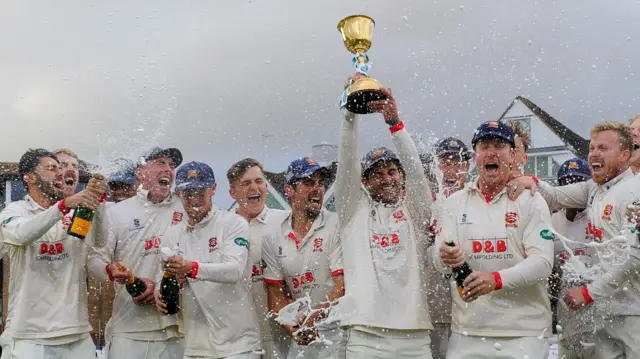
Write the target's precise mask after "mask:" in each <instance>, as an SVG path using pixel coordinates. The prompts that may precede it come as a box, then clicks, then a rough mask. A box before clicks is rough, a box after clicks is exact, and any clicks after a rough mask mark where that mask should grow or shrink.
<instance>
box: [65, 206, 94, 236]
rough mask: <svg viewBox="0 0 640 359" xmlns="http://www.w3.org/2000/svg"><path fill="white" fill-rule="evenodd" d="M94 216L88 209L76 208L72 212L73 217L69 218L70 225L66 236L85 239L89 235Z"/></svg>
mask: <svg viewBox="0 0 640 359" xmlns="http://www.w3.org/2000/svg"><path fill="white" fill-rule="evenodd" d="M94 214H95V212H94V211H92V210H90V209H86V208H76V209H75V210H74V211H73V217H71V224H70V225H69V228H67V234H69V235H71V236H74V237H77V238H80V239H85V238H86V237H87V235H88V234H89V229H90V228H91V221H92V220H93V215H94Z"/></svg>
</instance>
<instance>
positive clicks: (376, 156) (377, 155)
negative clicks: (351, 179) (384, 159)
mask: <svg viewBox="0 0 640 359" xmlns="http://www.w3.org/2000/svg"><path fill="white" fill-rule="evenodd" d="M382 155H384V151H380V150H378V151H375V152H374V153H373V158H378V157H380V156H382Z"/></svg>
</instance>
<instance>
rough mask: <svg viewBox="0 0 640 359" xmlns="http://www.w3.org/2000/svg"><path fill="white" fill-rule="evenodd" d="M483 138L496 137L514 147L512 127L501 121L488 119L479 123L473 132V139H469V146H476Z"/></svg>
mask: <svg viewBox="0 0 640 359" xmlns="http://www.w3.org/2000/svg"><path fill="white" fill-rule="evenodd" d="M485 138H497V139H500V140H503V141H505V142H507V143H509V144H510V145H511V147H513V148H515V147H516V139H515V138H516V134H515V132H513V129H512V128H511V127H510V126H509V125H507V124H506V123H504V122H502V121H488V122H485V123H483V124H482V125H480V127H478V129H476V131H475V132H474V133H473V139H472V140H471V146H473V148H474V149H475V148H476V144H477V143H478V141H480V140H482V139H485Z"/></svg>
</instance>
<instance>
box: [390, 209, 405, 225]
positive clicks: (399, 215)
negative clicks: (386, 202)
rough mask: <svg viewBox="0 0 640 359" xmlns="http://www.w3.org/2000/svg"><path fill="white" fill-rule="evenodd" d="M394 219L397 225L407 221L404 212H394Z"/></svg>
mask: <svg viewBox="0 0 640 359" xmlns="http://www.w3.org/2000/svg"><path fill="white" fill-rule="evenodd" d="M393 218H394V219H395V220H396V223H398V222H400V221H406V220H407V219H406V218H405V216H404V212H403V211H402V210H399V211H396V212H393Z"/></svg>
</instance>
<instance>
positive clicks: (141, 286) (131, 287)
mask: <svg viewBox="0 0 640 359" xmlns="http://www.w3.org/2000/svg"><path fill="white" fill-rule="evenodd" d="M125 288H126V289H127V292H129V294H130V295H131V297H133V298H135V297H138V296H140V295H141V294H142V293H144V292H145V291H146V290H147V283H145V282H144V281H143V280H142V279H140V278H138V277H134V276H131V278H129V282H128V283H127V284H126V285H125Z"/></svg>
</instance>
